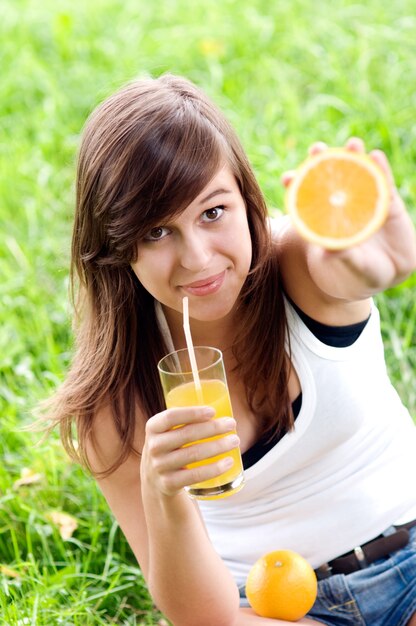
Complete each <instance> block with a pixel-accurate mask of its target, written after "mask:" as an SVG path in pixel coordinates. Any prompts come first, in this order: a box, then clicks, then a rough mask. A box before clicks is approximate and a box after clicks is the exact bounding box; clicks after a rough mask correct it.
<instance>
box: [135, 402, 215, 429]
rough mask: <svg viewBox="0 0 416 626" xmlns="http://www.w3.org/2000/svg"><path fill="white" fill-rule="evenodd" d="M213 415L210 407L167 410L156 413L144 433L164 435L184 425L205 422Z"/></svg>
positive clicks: (148, 422) (213, 412)
mask: <svg viewBox="0 0 416 626" xmlns="http://www.w3.org/2000/svg"><path fill="white" fill-rule="evenodd" d="M214 415H215V410H214V409H213V408H212V407H210V406H200V407H177V408H172V409H167V410H166V411H162V412H161V413H157V414H156V415H154V416H153V417H151V418H150V419H149V420H148V421H147V422H146V431H147V432H149V433H152V434H158V433H164V432H166V431H168V430H171V429H172V428H177V427H178V426H183V425H184V424H192V423H199V422H206V421H208V420H210V419H212V418H213V417H214Z"/></svg>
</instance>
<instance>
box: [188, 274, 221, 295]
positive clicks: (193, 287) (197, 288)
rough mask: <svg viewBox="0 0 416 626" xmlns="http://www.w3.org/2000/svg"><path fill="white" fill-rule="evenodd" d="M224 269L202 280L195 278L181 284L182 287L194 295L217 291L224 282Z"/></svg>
mask: <svg viewBox="0 0 416 626" xmlns="http://www.w3.org/2000/svg"><path fill="white" fill-rule="evenodd" d="M224 278H225V270H224V271H223V272H220V274H215V276H208V277H207V278H203V279H202V280H196V281H195V282H193V283H189V284H188V285H182V289H183V290H184V291H186V292H187V293H189V294H191V295H195V296H206V295H210V294H212V293H215V292H216V291H218V290H219V289H220V287H221V285H222V284H223V282H224Z"/></svg>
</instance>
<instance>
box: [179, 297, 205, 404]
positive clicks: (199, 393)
mask: <svg viewBox="0 0 416 626" xmlns="http://www.w3.org/2000/svg"><path fill="white" fill-rule="evenodd" d="M183 329H184V331H185V339H186V345H187V348H188V353H189V360H190V361H191V368H192V376H193V378H194V384H195V389H196V395H197V398H198V402H199V403H200V404H204V398H203V396H202V387H201V381H200V380H199V374H198V366H197V364H196V358H195V350H194V344H193V343H192V335H191V328H190V326H189V306H188V297H187V296H185V297H184V299H183Z"/></svg>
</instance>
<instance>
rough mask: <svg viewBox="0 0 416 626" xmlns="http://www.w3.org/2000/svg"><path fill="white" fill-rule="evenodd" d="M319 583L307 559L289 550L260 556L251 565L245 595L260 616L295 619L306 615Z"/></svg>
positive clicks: (313, 600)
mask: <svg viewBox="0 0 416 626" xmlns="http://www.w3.org/2000/svg"><path fill="white" fill-rule="evenodd" d="M317 590H318V583H317V580H316V575H315V572H314V571H313V569H312V567H311V566H310V565H309V563H308V562H307V561H306V560H305V559H304V558H303V557H302V556H301V555H300V554H298V553H297V552H293V551H292V550H276V551H274V552H269V553H268V554H265V555H264V556H262V557H261V558H260V559H258V561H256V562H255V564H254V565H253V567H252V568H251V570H250V572H249V575H248V578H247V583H246V595H247V599H248V601H249V603H250V606H251V608H252V609H253V611H254V612H255V613H257V614H258V615H260V616H261V617H271V618H274V619H286V620H288V621H296V620H298V619H300V618H301V617H303V616H304V615H306V613H307V612H308V611H309V610H310V609H311V608H312V606H313V603H314V602H315V599H316V594H317Z"/></svg>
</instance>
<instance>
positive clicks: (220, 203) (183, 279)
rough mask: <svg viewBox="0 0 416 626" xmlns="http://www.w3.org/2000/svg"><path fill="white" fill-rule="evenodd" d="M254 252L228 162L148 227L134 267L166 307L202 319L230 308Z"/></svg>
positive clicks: (217, 316) (220, 315)
mask: <svg viewBox="0 0 416 626" xmlns="http://www.w3.org/2000/svg"><path fill="white" fill-rule="evenodd" d="M251 258H252V246H251V237H250V230H249V226H248V222H247V212H246V206H245V202H244V200H243V197H242V195H241V193H240V190H239V187H238V185H237V182H236V180H235V177H234V175H233V174H232V172H231V170H230V168H229V167H228V166H224V167H223V168H222V169H220V170H219V171H218V172H217V174H216V175H215V176H214V177H213V178H212V179H211V181H210V182H209V183H208V184H207V185H206V187H205V188H204V189H203V190H202V191H201V193H200V194H199V195H198V196H197V197H196V198H195V200H193V201H192V202H191V203H190V204H189V205H188V206H187V207H186V209H185V210H184V211H183V212H182V213H180V214H179V216H175V217H174V218H173V219H172V220H170V221H169V220H168V221H167V222H165V223H161V224H159V225H157V226H155V227H153V228H151V230H149V232H148V233H147V235H146V236H145V238H144V239H142V240H141V241H140V242H139V244H138V248H137V259H136V260H135V262H134V263H132V268H133V271H134V273H135V274H136V276H137V278H138V279H139V280H140V282H141V284H142V285H143V287H144V288H145V289H146V290H147V291H148V292H149V293H151V294H152V295H153V297H154V298H155V299H156V300H158V301H159V302H160V303H161V304H162V305H163V306H164V307H166V308H167V309H171V310H173V311H177V312H179V313H180V314H182V299H183V297H184V296H188V297H189V312H190V316H191V317H192V318H194V319H197V320H200V321H206V322H208V321H215V320H220V319H222V318H224V317H225V316H226V315H228V314H229V313H230V312H231V311H232V310H233V308H234V306H235V304H236V301H237V298H238V295H239V293H240V291H241V288H242V286H243V284H244V282H245V280H246V277H247V274H248V272H249V269H250V265H251Z"/></svg>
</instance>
